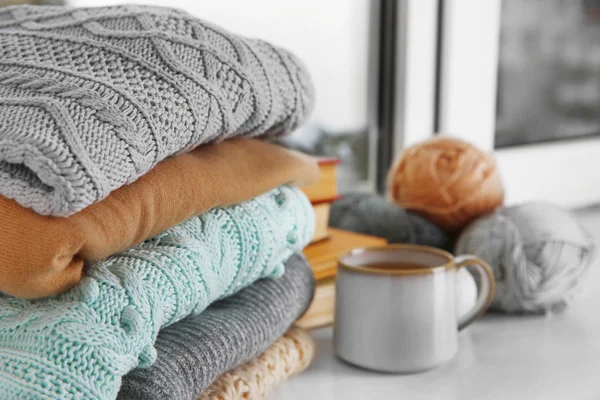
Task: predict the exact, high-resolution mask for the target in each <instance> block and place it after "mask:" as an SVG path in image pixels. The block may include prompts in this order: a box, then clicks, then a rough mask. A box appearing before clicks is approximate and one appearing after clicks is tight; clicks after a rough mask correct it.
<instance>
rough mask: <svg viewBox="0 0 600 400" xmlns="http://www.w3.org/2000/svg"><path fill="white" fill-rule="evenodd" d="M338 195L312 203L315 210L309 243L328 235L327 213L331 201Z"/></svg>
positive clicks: (329, 209)
mask: <svg viewBox="0 0 600 400" xmlns="http://www.w3.org/2000/svg"><path fill="white" fill-rule="evenodd" d="M339 198H340V197H339V196H337V197H334V198H331V199H326V200H323V201H319V202H316V203H313V210H314V211H315V234H314V235H313V237H312V240H311V241H310V243H315V242H318V241H320V240H323V239H327V238H328V237H329V231H328V230H327V229H328V227H329V213H330V211H331V203H333V202H334V201H336V200H337V199H339Z"/></svg>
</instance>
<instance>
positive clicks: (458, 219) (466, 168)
mask: <svg viewBox="0 0 600 400" xmlns="http://www.w3.org/2000/svg"><path fill="white" fill-rule="evenodd" d="M387 186H388V188H387V190H388V198H389V199H390V200H392V201H393V202H395V203H396V204H398V205H400V206H402V207H404V208H406V209H410V210H414V211H416V212H418V213H420V214H422V215H423V216H425V217H426V218H428V219H429V220H430V221H432V222H434V223H436V224H438V225H439V226H440V227H441V228H443V229H445V230H446V231H448V232H456V231H459V230H460V229H462V228H464V227H465V225H467V224H468V223H469V222H471V221H472V220H473V219H475V218H477V217H479V216H480V215H482V214H485V213H487V212H489V211H492V210H493V209H494V208H496V207H498V206H500V205H502V203H503V202H504V188H503V186H502V181H501V179H500V174H499V173H498V170H497V169H496V163H495V162H494V159H493V157H492V156H491V155H490V154H487V153H485V152H483V151H481V150H479V149H478V148H476V147H475V146H473V145H472V144H470V143H467V142H465V141H462V140H459V139H455V138H451V137H437V138H434V139H430V140H427V141H425V142H422V143H419V144H416V145H414V146H411V147H409V148H407V149H406V150H404V151H403V152H402V153H401V154H400V155H399V156H398V158H397V159H396V160H395V162H394V164H393V165H392V168H391V169H390V171H389V173H388V181H387Z"/></svg>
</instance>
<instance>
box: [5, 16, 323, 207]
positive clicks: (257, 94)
mask: <svg viewBox="0 0 600 400" xmlns="http://www.w3.org/2000/svg"><path fill="white" fill-rule="evenodd" d="M313 98H314V95H313V87H312V83H311V80H310V78H309V76H308V74H307V72H306V70H305V69H304V67H303V66H302V65H301V63H300V62H299V61H298V60H297V59H296V58H295V57H294V56H293V55H292V54H290V53H288V52H286V51H284V50H281V49H279V48H276V47H274V46H271V45H270V44H268V43H265V42H263V41H260V40H253V39H246V38H242V37H239V36H236V35H233V34H231V33H229V32H227V31H225V30H223V29H221V28H219V27H216V26H213V25H211V24H209V23H206V22H204V21H202V20H199V19H197V18H194V17H192V16H191V15H189V14H187V13H185V12H183V11H180V10H175V9H170V8H161V7H148V6H117V7H99V8H70V7H31V6H15V7H7V8H4V9H2V10H1V11H0V194H2V195H4V196H6V197H9V198H12V199H15V200H16V201H17V202H19V203H20V204H21V205H22V206H24V207H28V208H33V209H34V210H35V211H36V212H38V213H40V214H45V215H46V214H49V215H55V216H67V215H70V214H73V213H75V212H77V211H80V210H82V209H83V208H85V207H87V206H89V205H90V204H92V203H94V202H96V201H99V200H101V199H103V198H104V197H106V196H107V195H108V193H110V192H111V191H113V190H114V189H116V188H118V187H120V186H123V185H125V184H127V183H131V182H133V181H134V180H136V179H137V178H138V177H139V176H141V175H143V174H144V173H146V172H148V171H149V170H150V169H151V168H152V167H153V166H154V165H156V163H157V162H159V161H160V160H162V159H164V158H166V157H168V156H170V155H173V154H176V153H179V152H183V151H186V150H189V149H191V148H193V147H195V146H197V145H200V144H203V143H209V142H214V141H220V140H223V139H227V138H231V137H235V136H240V135H245V136H257V135H261V136H273V135H276V134H280V133H286V132H289V131H291V130H292V129H294V128H295V127H297V126H298V125H299V124H300V123H302V122H303V121H304V120H305V119H306V117H307V115H308V113H309V112H310V110H311V108H312V105H313Z"/></svg>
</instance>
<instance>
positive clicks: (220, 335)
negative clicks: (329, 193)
mask: <svg viewBox="0 0 600 400" xmlns="http://www.w3.org/2000/svg"><path fill="white" fill-rule="evenodd" d="M314 288H315V282H314V278H313V274H312V271H311V269H310V266H309V265H308V263H307V261H306V260H305V259H304V257H303V256H301V255H298V254H295V255H293V256H292V257H290V259H288V260H287V261H286V262H285V273H284V274H283V276H282V277H281V278H279V279H262V280H260V281H259V282H256V283H254V284H252V285H250V286H249V287H247V288H245V289H242V290H240V291H239V292H238V293H236V294H234V295H233V296H231V297H228V298H226V299H223V300H221V301H219V302H217V303H215V304H213V305H211V306H210V307H209V308H207V309H206V310H204V311H203V312H202V313H201V314H200V315H194V316H190V317H188V318H186V319H184V320H182V321H179V322H177V323H176V324H173V325H171V326H169V327H168V328H165V329H163V330H161V331H160V333H159V334H158V338H157V339H156V345H155V347H156V353H157V357H156V362H155V363H154V365H152V366H151V367H150V368H136V369H134V370H133V371H131V372H130V373H129V374H127V375H126V376H125V378H123V384H122V386H121V391H120V392H119V397H118V398H119V399H120V400H121V399H122V400H197V399H198V398H199V397H200V396H201V395H202V393H204V391H205V390H206V389H207V388H208V387H209V386H210V385H211V383H213V382H214V380H215V379H216V378H217V377H218V376H219V375H221V374H223V373H225V372H226V371H229V370H231V369H232V368H235V367H237V366H238V365H241V364H243V363H246V362H248V361H250V360H252V359H254V358H255V357H257V356H258V355H259V354H260V353H261V352H263V351H265V350H266V349H267V348H268V347H269V346H270V345H271V344H272V343H273V342H274V341H275V340H276V339H277V338H278V337H280V336H281V335H283V334H284V333H285V331H286V329H288V328H289V327H290V325H292V323H293V322H294V321H295V320H296V319H298V317H300V315H302V313H304V311H305V310H306V308H307V307H308V305H309V304H310V301H311V299H312V298H313V293H314Z"/></svg>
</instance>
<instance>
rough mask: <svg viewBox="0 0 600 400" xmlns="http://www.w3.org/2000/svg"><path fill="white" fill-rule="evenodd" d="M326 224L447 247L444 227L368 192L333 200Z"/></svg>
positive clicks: (379, 235) (392, 241) (389, 238)
mask: <svg viewBox="0 0 600 400" xmlns="http://www.w3.org/2000/svg"><path fill="white" fill-rule="evenodd" d="M329 225H330V226H332V227H334V228H339V229H345V230H348V231H352V232H357V233H363V234H365V235H372V236H378V237H382V238H385V239H386V240H387V241H388V242H389V243H412V244H422V245H427V246H434V247H439V248H447V247H448V244H449V242H450V240H449V238H448V236H447V235H446V233H444V231H442V230H441V229H440V228H438V227H437V226H436V225H434V224H433V223H431V222H429V221H427V220H426V219H425V218H423V217H421V216H419V215H416V214H413V213H412V212H410V211H406V210H404V209H402V208H400V207H398V206H396V205H394V204H392V203H389V202H388V201H387V200H385V199H384V198H383V197H381V196H378V195H375V194H369V193H352V194H348V195H345V196H344V197H343V198H341V199H340V200H337V201H335V202H334V203H333V204H332V206H331V212H330V216H329Z"/></svg>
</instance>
